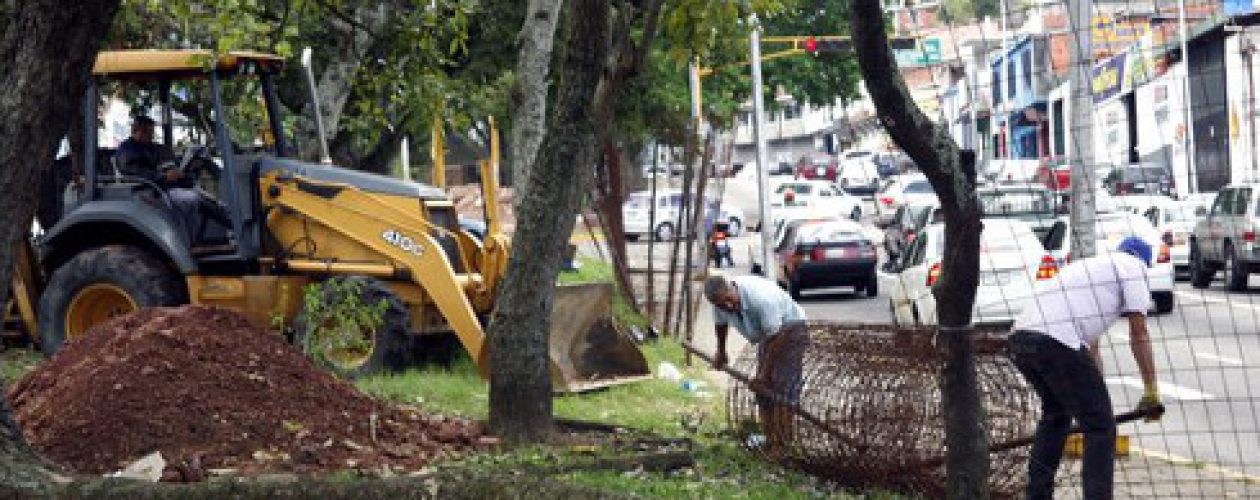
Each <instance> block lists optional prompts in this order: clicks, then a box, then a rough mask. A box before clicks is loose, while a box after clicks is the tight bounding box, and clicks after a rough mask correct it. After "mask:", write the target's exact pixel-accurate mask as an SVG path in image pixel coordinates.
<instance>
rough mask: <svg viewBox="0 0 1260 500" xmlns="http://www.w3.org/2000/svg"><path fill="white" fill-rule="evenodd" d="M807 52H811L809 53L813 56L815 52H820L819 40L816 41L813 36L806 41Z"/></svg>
mask: <svg viewBox="0 0 1260 500" xmlns="http://www.w3.org/2000/svg"><path fill="white" fill-rule="evenodd" d="M805 51H806V52H809V53H811V54H812V53H814V52H818V40H816V39H815V38H814V37H812V36H811V37H809V38H808V39H806V40H805Z"/></svg>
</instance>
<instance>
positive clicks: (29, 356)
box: [0, 347, 45, 385]
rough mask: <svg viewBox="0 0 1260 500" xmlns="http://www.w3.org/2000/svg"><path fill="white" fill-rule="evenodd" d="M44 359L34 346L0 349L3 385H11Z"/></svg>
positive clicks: (0, 368)
mask: <svg viewBox="0 0 1260 500" xmlns="http://www.w3.org/2000/svg"><path fill="white" fill-rule="evenodd" d="M44 361H45V358H44V355H43V354H42V353H40V352H39V350H38V349H35V348H26V347H23V348H12V349H5V350H4V351H0V377H3V378H4V383H5V385H12V384H13V383H14V382H17V381H18V379H20V378H22V377H24V376H26V374H27V373H30V372H31V370H34V369H35V367H37V366H39V365H40V363H43V362H44Z"/></svg>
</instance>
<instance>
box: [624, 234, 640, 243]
mask: <svg viewBox="0 0 1260 500" xmlns="http://www.w3.org/2000/svg"><path fill="white" fill-rule="evenodd" d="M626 241H630V242H635V241H639V235H637V234H627V235H626Z"/></svg>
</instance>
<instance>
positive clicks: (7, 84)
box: [0, 0, 119, 488]
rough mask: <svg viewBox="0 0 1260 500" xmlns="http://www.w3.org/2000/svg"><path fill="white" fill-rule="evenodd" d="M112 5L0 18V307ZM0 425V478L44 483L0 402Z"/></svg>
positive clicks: (18, 12) (41, 468) (48, 2)
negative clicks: (16, 252)
mask: <svg viewBox="0 0 1260 500" xmlns="http://www.w3.org/2000/svg"><path fill="white" fill-rule="evenodd" d="M118 1H119V0H83V1H80V2H63V1H60V0H29V1H25V2H20V3H19V4H17V5H18V6H17V7H16V8H15V10H13V11H12V12H10V13H9V14H10V17H9V18H7V19H2V20H0V23H3V24H4V30H3V31H2V32H0V92H2V94H0V117H3V120H0V193H4V196H0V304H5V303H7V302H8V297H9V280H10V278H11V277H12V273H13V259H14V252H13V251H12V249H13V248H15V247H16V246H17V245H18V243H20V242H21V241H22V240H23V239H24V238H29V237H30V235H29V231H30V227H31V217H33V216H34V214H35V204H36V194H37V193H38V192H39V190H38V189H37V187H38V186H39V176H40V174H41V171H46V170H48V168H49V167H50V166H51V165H52V162H53V154H54V153H55V152H56V151H57V141H59V140H60V139H61V137H62V135H63V134H64V133H65V131H66V130H68V129H69V127H70V125H71V124H70V120H71V119H72V118H73V117H75V116H78V113H76V112H75V108H76V107H78V106H79V105H80V104H81V103H82V102H83V99H82V97H81V96H82V95H83V90H84V88H85V87H86V85H87V82H88V77H89V71H90V69H91V67H92V63H93V62H94V61H95V60H96V51H97V47H98V46H99V45H100V42H101V39H102V38H103V37H104V36H105V31H106V29H107V28H108V27H109V23H110V21H111V20H112V19H113V18H114V13H115V12H116V11H117V10H118ZM0 427H2V428H0V480H2V481H3V482H4V483H5V484H7V485H13V486H19V487H24V488H38V487H40V486H41V485H46V484H48V483H49V481H50V479H51V478H52V477H51V476H50V473H49V472H48V470H47V469H46V468H45V465H44V464H43V463H42V462H41V461H40V460H39V459H38V458H37V457H36V456H35V455H34V453H32V452H31V451H30V449H29V448H28V447H27V445H26V442H25V440H24V439H23V438H22V433H21V430H19V429H18V428H17V425H16V424H15V423H14V422H13V417H12V414H11V412H10V409H9V404H8V401H7V400H2V399H0ZM85 444H86V443H85Z"/></svg>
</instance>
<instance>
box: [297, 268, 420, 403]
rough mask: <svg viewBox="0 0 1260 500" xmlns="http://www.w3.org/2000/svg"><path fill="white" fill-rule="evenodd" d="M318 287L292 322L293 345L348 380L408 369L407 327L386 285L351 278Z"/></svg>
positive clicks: (398, 303) (398, 302)
mask: <svg viewBox="0 0 1260 500" xmlns="http://www.w3.org/2000/svg"><path fill="white" fill-rule="evenodd" d="M317 286H318V287H319V288H318V289H317V290H316V291H315V292H314V295H313V296H311V295H310V293H311V292H308V296H307V297H306V299H305V300H304V302H303V305H302V309H301V310H300V311H299V312H298V314H297V317H296V318H294V320H293V342H294V343H295V344H297V346H298V347H299V348H301V349H302V352H305V353H306V355H307V356H310V357H311V359H313V360H314V361H315V362H316V363H318V364H319V365H321V366H323V367H325V368H327V369H329V370H330V371H332V372H333V373H335V374H337V376H339V377H342V378H348V379H354V378H358V377H362V376H366V375H372V374H376V373H382V372H385V371H397V370H402V369H403V368H406V366H407V364H408V353H409V351H410V346H411V339H410V337H409V333H408V328H409V325H410V323H411V322H410V318H409V317H408V314H407V308H406V307H404V306H403V303H402V301H401V300H399V299H398V296H396V295H394V293H393V292H392V291H390V289H389V287H387V286H385V283H383V282H381V281H379V280H376V279H373V278H367V277H362V276H349V277H335V278H330V279H328V280H326V281H324V282H323V283H320V284H319V285H317Z"/></svg>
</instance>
